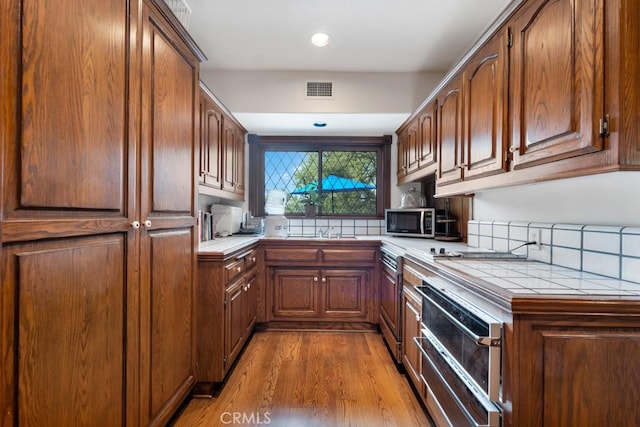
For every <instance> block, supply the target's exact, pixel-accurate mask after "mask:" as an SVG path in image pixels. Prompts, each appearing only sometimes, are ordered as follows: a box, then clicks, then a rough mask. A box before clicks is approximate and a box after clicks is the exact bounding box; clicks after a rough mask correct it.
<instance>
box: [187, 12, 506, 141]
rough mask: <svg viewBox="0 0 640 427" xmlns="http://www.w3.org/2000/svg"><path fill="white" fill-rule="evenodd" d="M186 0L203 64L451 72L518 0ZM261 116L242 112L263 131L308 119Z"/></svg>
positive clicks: (360, 123)
mask: <svg viewBox="0 0 640 427" xmlns="http://www.w3.org/2000/svg"><path fill="white" fill-rule="evenodd" d="M186 1H187V3H188V4H189V6H190V7H191V9H192V13H191V16H190V20H189V27H188V29H189V33H190V34H191V35H192V37H193V38H194V40H195V41H196V43H197V44H198V45H199V46H200V48H201V49H202V50H203V52H204V53H205V55H206V56H207V57H208V60H207V61H205V62H204V63H203V64H202V65H201V67H202V69H203V70H207V69H212V70H254V71H255V70H269V71H311V70H313V71H340V72H422V71H440V72H445V71H447V70H449V69H450V68H451V67H452V66H453V65H454V64H455V62H456V61H457V60H458V59H459V58H460V57H461V56H462V55H463V54H464V53H465V52H466V51H467V50H468V49H469V48H470V47H471V46H472V45H473V44H474V42H475V41H476V40H477V39H478V38H479V37H480V36H481V35H482V33H483V32H484V30H485V29H486V28H488V27H489V26H490V24H491V23H492V22H493V21H494V20H495V18H496V17H497V16H498V15H499V14H500V12H501V11H502V10H504V9H505V8H506V7H507V5H508V4H509V3H511V0H186ZM318 31H323V32H326V33H328V34H330V36H331V43H330V44H329V46H327V47H325V48H318V47H315V46H313V45H311V43H310V37H311V34H312V33H314V32H318ZM232 112H233V110H232ZM261 116H263V115H261V114H245V117H244V118H243V119H241V118H240V117H238V118H239V119H240V121H241V122H242V123H243V125H245V127H246V128H247V129H248V130H249V131H251V132H257V133H261V132H265V131H269V133H277V132H278V131H282V133H284V132H295V131H293V130H291V129H287V126H290V125H293V124H294V123H296V122H297V121H298V119H300V117H295V115H294V116H292V117H291V121H287V117H286V115H283V114H278V115H277V117H271V120H265V119H266V117H261ZM275 119H277V120H275ZM376 119H381V117H376ZM389 119H390V120H395V121H396V124H397V125H399V124H400V123H402V121H403V120H404V119H406V117H404V118H402V119H399V121H398V118H393V117H389ZM344 121H345V122H349V123H351V125H350V126H351V128H350V132H349V133H353V132H358V131H363V132H369V133H370V132H371V129H370V128H368V126H367V125H366V122H367V120H344ZM307 122H308V121H307ZM372 122H373V120H372ZM260 123H261V124H260ZM265 126H266V127H265ZM396 127H397V126H396ZM387 129H388V128H387Z"/></svg>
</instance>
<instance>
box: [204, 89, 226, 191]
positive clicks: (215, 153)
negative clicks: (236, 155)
mask: <svg viewBox="0 0 640 427" xmlns="http://www.w3.org/2000/svg"><path fill="white" fill-rule="evenodd" d="M201 97H202V107H201V108H202V111H201V120H202V123H201V135H200V141H201V144H200V146H201V147H200V182H201V183H202V184H205V185H206V186H208V187H212V188H222V178H221V176H220V172H221V166H222V165H221V162H220V154H221V150H222V133H223V132H222V113H221V112H220V111H218V110H217V109H216V107H215V104H214V103H213V101H211V99H210V98H209V97H208V95H207V94H206V93H204V92H203V93H202V95H201Z"/></svg>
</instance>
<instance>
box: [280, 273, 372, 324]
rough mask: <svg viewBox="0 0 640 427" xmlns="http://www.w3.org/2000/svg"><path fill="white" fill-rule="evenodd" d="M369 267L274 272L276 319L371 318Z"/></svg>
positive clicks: (361, 319)
mask: <svg viewBox="0 0 640 427" xmlns="http://www.w3.org/2000/svg"><path fill="white" fill-rule="evenodd" d="M368 275H369V272H368V271H367V270H351V269H336V270H332V269H323V270H317V269H288V268H275V269H274V272H273V277H274V279H273V320H288V319H297V320H318V319H325V320H332V319H333V320H340V321H348V320H357V321H367V318H368V300H369V298H368V296H367V289H368V287H367V279H368Z"/></svg>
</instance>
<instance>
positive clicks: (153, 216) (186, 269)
mask: <svg viewBox="0 0 640 427" xmlns="http://www.w3.org/2000/svg"><path fill="white" fill-rule="evenodd" d="M143 12H144V13H143V17H144V24H143V46H142V47H143V64H142V72H143V74H142V128H141V135H142V137H141V144H140V145H141V150H140V151H141V160H140V163H141V165H140V171H141V172H140V175H141V185H140V219H141V222H142V224H143V226H142V228H141V229H140V231H141V233H140V238H141V242H140V262H141V267H140V275H141V284H140V293H141V295H140V306H141V310H142V312H141V316H140V318H141V322H142V324H141V329H140V330H141V332H140V334H141V350H140V351H141V381H140V382H141V386H140V387H141V408H144V409H143V413H142V414H141V424H144V425H147V424H149V423H160V424H163V423H165V422H166V421H168V419H169V417H170V416H171V415H172V413H173V412H175V410H177V408H178V407H179V405H180V404H181V402H182V400H183V399H184V398H185V397H186V396H187V395H188V393H189V391H190V389H191V387H192V386H193V385H194V384H195V351H194V350H195V333H194V332H195V331H194V324H195V321H194V315H195V310H194V291H195V278H196V275H195V269H196V251H195V248H196V247H197V243H198V236H197V232H196V231H195V224H196V218H195V210H196V209H195V185H196V176H197V173H196V171H195V165H194V162H193V159H194V157H195V156H194V152H195V151H194V150H196V147H197V143H198V139H197V135H198V133H197V127H196V117H197V112H198V105H199V99H198V94H199V90H198V88H199V80H198V61H197V59H196V58H195V57H194V56H193V54H191V52H190V51H189V49H188V48H187V47H186V45H184V43H183V42H182V41H181V40H180V39H179V38H178V36H177V34H175V33H174V32H173V30H172V29H171V28H169V27H168V26H167V25H166V24H165V23H164V21H163V19H162V18H161V17H160V16H159V15H157V14H156V12H155V9H151V8H148V9H144V10H143Z"/></svg>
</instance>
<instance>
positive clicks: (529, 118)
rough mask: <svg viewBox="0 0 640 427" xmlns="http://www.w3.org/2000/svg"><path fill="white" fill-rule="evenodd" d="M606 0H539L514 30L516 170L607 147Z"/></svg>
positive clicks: (525, 10) (525, 9) (516, 21)
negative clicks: (602, 126)
mask: <svg viewBox="0 0 640 427" xmlns="http://www.w3.org/2000/svg"><path fill="white" fill-rule="evenodd" d="M603 3H604V2H603V1H602V0H587V1H581V2H573V1H571V0H532V1H529V2H528V3H527V4H526V5H525V6H524V7H523V8H522V9H521V10H520V11H519V12H518V14H517V15H516V16H515V17H514V19H513V20H512V21H511V22H510V23H509V25H510V27H512V28H513V49H512V61H511V64H512V68H511V76H512V78H511V82H510V83H511V88H510V90H511V94H512V95H511V97H512V99H511V106H512V112H511V119H512V140H513V144H514V148H515V149H517V151H516V152H515V153H514V158H513V168H514V169H518V168H522V167H527V166H531V165H536V164H540V163H544V162H549V161H554V160H559V159H563V158H568V157H573V156H577V155H580V154H585V153H590V152H594V151H597V150H601V149H602V148H603V139H602V138H601V137H600V135H599V130H598V122H599V119H601V118H603V117H604V112H603V109H604V106H603V90H604V80H603V78H604V50H603V46H604V4H603Z"/></svg>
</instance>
